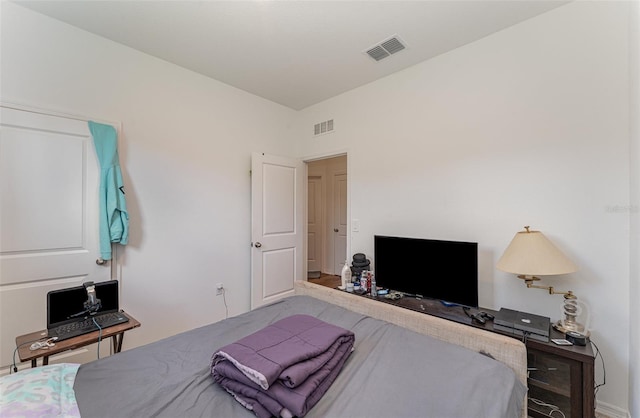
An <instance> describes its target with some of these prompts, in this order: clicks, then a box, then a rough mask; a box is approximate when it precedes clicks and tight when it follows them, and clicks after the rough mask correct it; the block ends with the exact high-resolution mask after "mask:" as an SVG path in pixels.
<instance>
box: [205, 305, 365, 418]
mask: <svg viewBox="0 0 640 418" xmlns="http://www.w3.org/2000/svg"><path fill="white" fill-rule="evenodd" d="M353 343H354V335H353V333H352V332H351V331H348V330H345V329H343V328H340V327H336V326H335V325H331V324H327V323H326V322H323V321H321V320H319V319H317V318H314V317H311V316H308V315H294V316H291V317H288V318H285V319H282V320H280V321H278V322H276V323H274V324H272V325H269V326H267V327H265V328H263V329H262V330H260V331H258V332H256V333H254V334H251V335H249V336H247V337H245V338H243V339H241V340H239V341H237V342H235V343H233V344H230V345H228V346H225V347H223V348H221V349H220V350H218V351H217V352H216V353H215V354H214V355H213V358H212V366H211V372H212V374H213V379H214V380H215V381H216V382H217V383H219V384H220V385H221V386H222V387H223V388H225V389H226V390H227V391H228V392H230V393H231V394H232V395H233V396H234V397H235V398H236V400H238V402H240V403H241V404H242V405H244V406H245V407H246V408H247V409H250V410H252V411H253V412H254V413H255V414H256V415H257V416H258V417H270V416H271V415H275V416H287V415H295V416H299V417H302V416H304V415H305V414H306V413H307V411H309V409H311V408H312V407H313V406H314V405H315V404H316V403H317V402H318V401H319V400H320V398H321V397H322V396H323V395H324V393H325V392H326V391H327V390H328V389H329V387H330V386H331V384H332V383H333V381H334V380H335V379H336V377H337V376H338V374H339V373H340V370H341V369H342V366H343V365H344V363H345V361H346V360H347V358H348V357H349V354H350V353H351V351H352V349H353ZM265 386H266V387H265Z"/></svg>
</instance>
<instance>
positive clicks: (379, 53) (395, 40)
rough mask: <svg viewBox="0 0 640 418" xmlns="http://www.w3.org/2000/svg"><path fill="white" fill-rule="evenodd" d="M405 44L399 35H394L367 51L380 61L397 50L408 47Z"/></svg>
mask: <svg viewBox="0 0 640 418" xmlns="http://www.w3.org/2000/svg"><path fill="white" fill-rule="evenodd" d="M405 45H406V44H405V42H404V41H402V40H401V39H400V37H399V36H398V35H393V36H392V37H391V38H388V39H386V40H384V41H382V42H380V43H378V44H377V45H374V46H372V47H371V48H369V49H367V50H366V51H365V52H366V54H367V55H369V56H370V57H371V58H373V59H374V60H376V61H380V60H382V59H385V58H387V57H388V56H390V55H392V54H395V53H396V52H400V51H402V50H403V49H405V48H406V46H405Z"/></svg>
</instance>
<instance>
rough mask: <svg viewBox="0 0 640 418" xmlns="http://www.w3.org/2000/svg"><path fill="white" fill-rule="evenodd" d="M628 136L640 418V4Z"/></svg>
mask: <svg viewBox="0 0 640 418" xmlns="http://www.w3.org/2000/svg"><path fill="white" fill-rule="evenodd" d="M629 21H630V24H629V27H630V31H629V52H630V54H629V62H630V65H629V75H630V88H629V92H630V95H629V99H630V100H629V114H630V115H631V118H630V124H629V132H630V137H631V147H630V151H631V152H630V157H631V158H630V159H631V206H630V208H631V211H630V212H631V245H630V249H631V254H630V258H631V259H630V261H631V288H630V291H629V301H630V306H631V321H630V324H629V325H630V326H629V335H630V345H629V355H630V358H629V374H630V376H629V400H630V405H629V410H630V411H631V416H632V417H640V326H638V323H640V304H639V303H638V301H640V2H637V1H636V2H633V3H632V7H631V13H630V14H629Z"/></svg>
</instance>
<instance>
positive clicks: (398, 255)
mask: <svg viewBox="0 0 640 418" xmlns="http://www.w3.org/2000/svg"><path fill="white" fill-rule="evenodd" d="M373 262H374V273H375V279H376V286H377V287H378V288H387V289H391V290H396V291H399V292H403V293H409V294H412V295H419V296H422V297H426V298H432V299H439V300H442V301H444V302H449V303H453V304H457V305H464V306H470V307H474V308H477V307H478V243H475V242H459V241H440V240H431V239H418V238H402V237H388V236H380V235H376V236H375V237H374V259H373Z"/></svg>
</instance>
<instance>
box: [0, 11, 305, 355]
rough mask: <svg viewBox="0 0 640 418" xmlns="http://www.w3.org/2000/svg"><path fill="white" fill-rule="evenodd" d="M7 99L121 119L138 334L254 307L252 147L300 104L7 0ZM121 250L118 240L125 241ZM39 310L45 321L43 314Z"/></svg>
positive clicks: (278, 130) (268, 140) (126, 267)
mask: <svg viewBox="0 0 640 418" xmlns="http://www.w3.org/2000/svg"><path fill="white" fill-rule="evenodd" d="M1 14H2V21H1V23H2V44H1V50H2V64H1V65H2V67H1V79H0V86H1V88H2V90H1V93H2V100H3V101H8V102H19V103H22V104H26V105H31V106H37V107H41V108H45V109H50V110H56V111H61V112H66V113H71V114H77V115H85V116H89V117H95V118H102V119H106V120H112V121H120V122H121V123H122V126H123V135H122V136H121V138H120V159H121V164H122V166H123V171H124V175H125V183H126V190H127V195H126V196H127V205H128V209H129V211H130V216H131V236H130V244H129V245H128V246H127V247H126V250H125V251H124V257H123V259H122V266H121V276H122V285H123V292H122V293H123V301H122V305H123V307H124V308H125V309H127V310H128V311H129V312H130V313H132V314H133V316H135V317H136V318H137V319H139V320H140V321H141V323H142V327H141V328H140V329H138V330H136V331H134V332H130V333H128V334H127V336H126V338H125V340H124V341H125V346H129V347H131V346H135V345H139V344H141V343H145V342H148V341H153V340H156V339H158V338H161V337H164V336H168V335H171V334H175V333H176V332H178V331H183V330H185V329H189V328H193V327H196V326H199V325H202V324H207V323H211V322H213V321H217V320H220V319H223V318H224V316H225V307H224V304H223V299H222V297H219V296H218V297H216V296H215V284H216V283H218V282H222V283H224V285H225V287H226V289H227V293H226V299H227V303H228V306H229V314H230V315H233V314H237V313H240V312H244V311H247V310H248V309H249V297H250V290H249V289H250V288H249V269H250V263H249V259H250V247H249V243H250V242H251V239H250V219H251V217H250V210H249V202H250V177H249V170H250V167H251V166H250V156H251V152H252V151H264V152H269V153H274V154H280V155H287V154H288V153H289V148H290V147H289V146H288V144H289V140H288V135H289V133H288V126H289V124H290V121H291V119H292V117H293V116H294V115H295V112H293V111H292V110H290V109H288V108H285V107H282V106H280V105H276V104H274V103H272V102H269V101H266V100H263V99H260V98H258V97H256V96H253V95H250V94H248V93H245V92H243V91H240V90H237V89H235V88H232V87H230V86H227V85H225V84H222V83H220V82H217V81H214V80H211V79H209V78H206V77H203V76H201V75H198V74H195V73H193V72H190V71H187V70H184V69H182V68H180V67H177V66H175V65H173V64H169V63H167V62H164V61H161V60H158V59H155V58H152V57H150V56H148V55H145V54H142V53H140V52H137V51H134V50H132V49H130V48H126V47H124V46H121V45H119V44H116V43H114V42H111V41H108V40H105V39H103V38H100V37H97V36H94V35H91V34H88V33H86V32H84V31H81V30H79V29H76V28H73V27H71V26H68V25H66V24H63V23H61V22H58V21H56V20H53V19H50V18H47V17H45V16H42V15H39V14H37V13H34V12H32V11H29V10H27V9H24V8H22V7H20V6H17V5H15V4H13V3H8V2H4V1H3V2H2V11H1ZM120 252H121V253H122V251H120ZM44 320H45V319H44V318H43V324H42V325H43V327H44V325H45V323H44Z"/></svg>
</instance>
